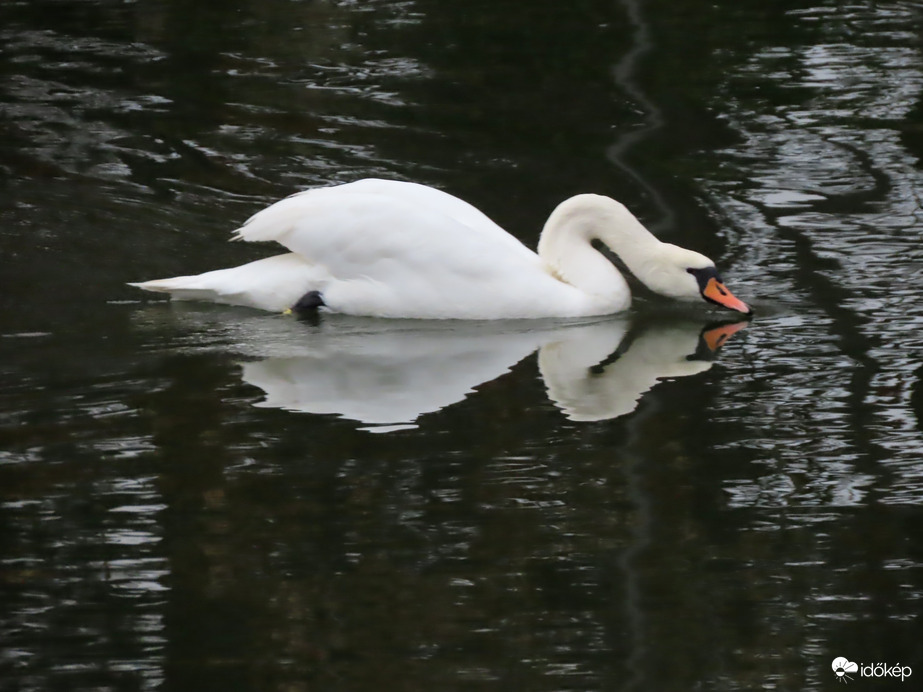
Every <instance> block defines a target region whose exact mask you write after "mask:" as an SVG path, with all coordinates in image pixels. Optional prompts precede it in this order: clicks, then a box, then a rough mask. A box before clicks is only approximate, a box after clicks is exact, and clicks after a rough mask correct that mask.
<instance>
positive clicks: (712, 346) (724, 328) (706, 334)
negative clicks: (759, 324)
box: [702, 322, 750, 353]
mask: <svg viewBox="0 0 923 692" xmlns="http://www.w3.org/2000/svg"><path fill="white" fill-rule="evenodd" d="M748 324H750V323H749V322H732V323H731V324H721V325H718V326H717V327H706V328H705V330H704V331H703V332H702V339H703V340H704V341H705V345H706V346H708V350H709V351H711V352H712V353H714V352H715V351H717V350H718V349H719V348H721V347H722V346H724V345H725V344H726V343H727V340H728V339H730V338H731V337H732V336H734V334H736V333H737V332H739V331H740V330H741V329H744V328H745V327H746V326H747V325H748Z"/></svg>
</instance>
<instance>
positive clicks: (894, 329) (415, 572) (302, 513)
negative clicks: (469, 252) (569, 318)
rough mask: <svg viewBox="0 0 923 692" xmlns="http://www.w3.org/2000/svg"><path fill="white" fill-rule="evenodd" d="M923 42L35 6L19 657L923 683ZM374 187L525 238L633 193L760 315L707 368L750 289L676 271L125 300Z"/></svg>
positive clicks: (13, 376) (48, 675) (238, 685)
mask: <svg viewBox="0 0 923 692" xmlns="http://www.w3.org/2000/svg"><path fill="white" fill-rule="evenodd" d="M920 33H921V15H920V11H919V7H918V4H917V3H913V2H879V3H874V4H868V3H854V4H849V3H845V4H844V3H834V2H817V3H814V4H813V5H810V4H808V5H806V4H805V3H794V2H775V3H765V2H762V1H759V2H757V0H746V1H743V2H741V1H740V0H735V1H734V2H731V1H730V0H723V1H719V2H717V3H716V2H708V3H706V2H685V3H679V4H677V3H667V2H663V1H662V0H623V1H622V2H614V1H607V2H602V1H601V0H600V1H596V0H585V1H583V0H582V1H580V2H576V3H552V2H545V1H541V2H532V3H526V4H523V3H496V2H490V3H488V2H486V1H481V0H476V1H474V2H471V1H466V2H461V1H457V2H456V1H446V0H442V1H441V2H433V1H431V0H406V1H402V2H394V1H387V0H380V1H375V2H362V3H356V2H347V1H345V0H344V1H335V0H330V1H327V2H321V1H316V2H307V1H305V2H298V1H295V0H261V2H251V1H250V0H236V1H234V2H221V3H212V2H204V3H198V2H173V1H170V0H151V1H149V2H147V1H146V2H137V3H121V2H108V1H106V0H82V1H81V0H54V1H53V0H20V1H12V2H5V3H3V5H2V6H0V45H2V46H3V48H2V51H0V305H2V312H0V401H2V404H0V439H2V440H3V443H2V445H0V488H2V490H0V517H2V520H0V591H2V599H0V603H2V606H0V667H2V673H0V676H2V679H3V683H4V685H9V686H10V689H17V690H48V689H126V690H135V689H150V690H154V689H165V690H207V689H216V690H218V689H220V690H223V691H226V690H249V689H260V690H262V689H273V690H274V689H279V690H282V689H286V690H295V689H305V690H307V689H349V690H364V689H369V690H373V689H374V690H379V689H394V690H421V689H427V690H428V689H442V690H456V689H458V690H462V689H465V690H467V689H485V690H487V689H522V690H564V689H567V690H609V689H625V690H689V689H729V690H750V689H755V688H762V689H779V690H805V689H810V690H814V689H818V690H819V689H826V688H829V687H830V686H831V685H832V684H835V682H836V676H835V675H834V673H833V671H832V669H831V665H830V664H831V661H832V660H833V659H834V658H835V657H837V656H845V657H847V658H849V659H850V660H853V661H859V662H890V663H892V664H897V663H901V664H904V665H910V666H912V667H913V668H914V670H915V673H916V675H923V648H921V644H920V642H921V641H923V636H921V634H923V632H921V626H920V620H919V615H918V614H919V613H920V612H921V610H923V607H921V606H923V604H921V600H923V545H921V540H920V533H919V530H918V526H919V525H920V521H921V518H923V516H921V509H920V506H921V502H923V460H921V453H923V385H921V377H923V337H921V333H923V329H921V328H923V307H921V306H923V300H921V298H923V296H921V291H923V289H921V288H920V286H921V278H923V259H921V249H920V248H921V245H920V239H921V232H920V228H921V225H920V221H921V220H920V215H921V210H920V199H921V195H923V171H921V165H920V161H921V156H923V137H921V134H920V133H921V132H923V129H921V128H923V121H921V116H923V107H921V105H920V103H921V96H920V95H921V92H923V56H921V53H920ZM370 175H374V176H381V177H387V178H394V179H405V180H414V181H418V182H423V183H426V184H429V185H434V186H436V187H440V188H442V189H445V190H448V191H450V192H453V193H455V194H457V195H459V196H461V197H463V198H465V199H467V200H469V201H471V202H472V203H474V204H476V205H478V206H479V207H480V208H482V209H483V210H484V211H485V212H486V213H488V214H489V215H490V216H491V217H492V218H494V219H496V220H497V221H498V223H500V224H501V225H503V226H504V227H506V228H508V229H509V230H510V231H511V232H512V233H514V234H515V235H516V236H517V237H519V238H521V239H522V240H523V241H524V242H525V243H527V244H529V245H531V246H534V243H535V242H536V240H537V233H538V229H539V228H540V227H541V224H542V222H543V220H544V218H545V217H546V216H547V214H548V213H549V212H550V210H551V209H552V208H553V207H554V206H555V205H556V204H557V203H558V202H559V201H561V200H562V199H564V198H565V197H567V196H568V195H571V194H574V193H577V192H587V191H593V192H602V193H605V194H609V195H611V196H614V197H616V198H618V199H620V200H622V201H623V202H625V203H626V204H627V205H628V206H629V207H630V208H632V209H633V210H634V211H635V212H636V213H637V214H638V215H639V216H640V217H641V218H642V219H643V220H644V221H645V222H646V223H647V224H648V225H649V226H650V227H651V228H652V229H654V230H655V232H656V233H657V234H658V235H659V236H660V237H662V238H663V239H665V240H669V241H670V242H675V243H677V244H680V245H684V246H687V247H691V248H694V249H697V250H699V251H701V252H704V253H706V254H708V255H709V256H711V257H713V258H714V259H715V260H716V261H717V262H718V264H719V266H720V267H721V268H722V271H723V273H724V275H725V278H726V279H727V281H728V283H729V285H730V286H731V287H732V288H733V290H734V291H735V293H736V294H737V295H739V296H740V297H741V298H742V299H744V300H747V301H748V302H752V303H753V304H754V305H755V307H756V310H757V316H756V319H755V320H754V321H753V322H752V323H750V324H749V325H747V326H746V327H745V328H743V329H740V330H738V331H736V332H734V333H733V334H730V333H729V334H728V338H727V340H726V341H725V342H723V346H722V347H721V348H720V350H718V351H717V352H713V351H712V349H709V348H708V344H709V343H712V344H713V345H714V344H716V343H717V342H716V341H715V340H714V339H712V340H711V342H710V341H709V339H708V338H707V336H708V335H709V334H710V333H711V334H714V332H710V330H711V329H714V327H715V323H716V319H719V318H726V317H727V315H726V314H725V315H721V314H720V313H716V312H714V311H712V310H710V309H705V308H703V309H698V308H693V307H676V306H670V305H668V304H665V303H664V302H662V301H659V300H657V299H656V298H654V297H651V296H649V295H647V294H644V293H643V292H642V293H641V294H640V295H639V297H638V300H637V301H636V306H635V308H634V309H633V310H632V312H630V313H629V314H627V315H623V316H618V317H615V318H608V319H603V320H588V321H577V322H566V321H565V322H555V321H551V322H548V323H545V322H543V323H541V324H535V325H528V326H523V325H522V324H517V323H498V324H495V325H477V324H469V325H464V324H451V325H448V324H438V323H436V324H434V323H415V324H403V323H391V322H383V321H376V320H356V319H347V318H333V319H325V320H322V321H321V323H320V324H316V325H313V324H308V323H301V322H297V321H294V320H290V319H285V318H283V317H281V316H276V315H263V314H259V313H254V312H252V311H248V310H237V309H228V308H221V307H209V306H194V305H184V306H171V305H169V304H167V303H163V302H158V301H156V300H151V299H149V297H147V296H143V295H139V294H138V293H137V292H135V291H133V290H132V289H130V288H128V287H126V286H124V283H125V282H127V281H132V280H140V279H146V278H154V277H160V276H169V275H175V274H183V273H193V272H198V271H203V270H206V269H211V268H215V267H219V266H226V265H230V264H233V263H241V262H244V261H247V260H250V259H255V258H256V257H260V256H264V255H265V254H266V252H267V251H266V249H264V248H261V247H254V246H249V245H242V244H229V243H226V242H225V241H226V239H227V238H228V235H229V233H230V231H231V230H233V228H235V227H236V226H237V225H239V224H240V223H241V222H242V221H243V220H245V219H246V218H247V217H248V216H249V215H250V214H251V213H253V212H254V211H256V210H258V209H259V208H261V207H262V206H265V205H266V204H268V203H270V202H271V201H273V200H275V199H277V198H279V197H281V196H284V195H286V194H289V193H291V192H293V191H295V190H298V189H303V188H305V187H309V186H312V185H324V184H333V183H338V182H345V181H349V180H353V179H356V178H359V177H363V176H370ZM855 682H856V683H858V684H862V685H866V686H870V685H874V686H876V688H888V687H889V686H890V685H891V682H889V681H884V680H875V681H869V680H862V681H859V680H856V681H855ZM897 684H900V683H897ZM904 684H905V685H909V684H912V683H910V682H908V683H904ZM4 689H5V688H4Z"/></svg>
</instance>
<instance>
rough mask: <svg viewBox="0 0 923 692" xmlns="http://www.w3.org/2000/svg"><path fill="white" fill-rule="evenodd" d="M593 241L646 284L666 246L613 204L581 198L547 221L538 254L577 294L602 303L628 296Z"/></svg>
mask: <svg viewBox="0 0 923 692" xmlns="http://www.w3.org/2000/svg"><path fill="white" fill-rule="evenodd" d="M594 240H600V241H602V242H603V243H605V244H606V245H607V246H608V247H609V249H610V250H612V251H613V252H614V253H615V254H616V255H618V256H619V258H620V259H621V260H622V261H623V262H624V263H625V265H626V266H627V267H628V268H629V269H630V270H631V272H632V273H633V274H635V276H637V277H638V278H639V279H641V280H642V281H643V280H644V274H645V273H646V272H645V268H646V266H647V265H648V262H649V260H650V258H651V257H652V256H654V255H655V254H656V253H657V251H658V250H659V249H660V247H661V246H662V245H663V243H661V242H660V241H659V240H657V238H655V237H654V236H653V235H651V233H650V231H648V230H647V229H646V228H645V227H644V226H643V225H642V224H641V222H640V221H638V219H636V218H635V217H634V215H633V214H632V213H631V212H630V211H628V210H627V209H626V208H625V207H624V205H622V204H620V203H618V202H616V201H615V200H614V199H611V198H609V197H603V196H601V195H577V196H576V197H571V198H570V199H568V200H565V201H564V202H562V203H561V204H559V205H558V207H557V208H556V209H555V210H554V211H553V212H552V213H551V216H549V217H548V221H547V222H545V227H544V228H543V229H542V235H541V238H540V239H539V243H538V254H539V257H541V258H542V260H543V261H544V262H545V264H546V265H547V266H548V268H549V269H550V270H551V272H552V273H554V274H555V275H556V276H558V277H559V278H561V279H563V280H564V281H566V282H567V283H569V284H571V285H573V286H575V287H576V288H579V289H581V290H583V291H585V292H587V293H591V294H593V295H597V296H600V297H612V296H614V295H616V294H619V295H623V296H624V295H628V284H627V282H626V281H625V278H624V277H623V276H622V275H621V274H620V273H619V271H618V269H616V268H615V266H614V265H613V264H612V262H610V261H609V260H608V259H606V257H605V256H603V255H602V253H600V252H598V251H597V250H596V249H595V248H594V247H593V246H592V245H591V243H592V241H594Z"/></svg>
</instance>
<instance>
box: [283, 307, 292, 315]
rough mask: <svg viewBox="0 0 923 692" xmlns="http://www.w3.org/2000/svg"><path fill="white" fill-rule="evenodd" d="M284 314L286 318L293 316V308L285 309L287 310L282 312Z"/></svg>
mask: <svg viewBox="0 0 923 692" xmlns="http://www.w3.org/2000/svg"><path fill="white" fill-rule="evenodd" d="M282 314H283V315H285V316H288V315H291V314H292V309H291V308H285V310H283V311H282Z"/></svg>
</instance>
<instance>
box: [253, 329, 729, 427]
mask: <svg viewBox="0 0 923 692" xmlns="http://www.w3.org/2000/svg"><path fill="white" fill-rule="evenodd" d="M352 319H353V320H355V318H352ZM331 322H332V323H331V324H323V323H322V324H320V325H317V326H315V327H310V326H308V325H294V323H292V325H291V326H299V327H303V329H304V331H303V333H302V334H301V335H300V337H299V338H298V339H297V340H295V341H290V340H288V339H283V340H279V339H276V340H270V341H269V342H263V343H262V344H261V346H259V347H258V348H256V349H248V350H250V351H251V353H248V355H251V356H258V357H261V358H262V359H261V360H255V361H249V362H244V363H242V364H241V367H242V379H243V380H244V382H246V383H248V384H251V385H253V386H255V387H258V388H259V389H261V390H262V391H263V392H264V394H265V397H264V399H263V400H262V401H261V402H259V403H257V404H255V405H256V406H260V407H265V408H280V409H285V410H288V411H299V412H304V413H314V414H336V415H338V416H340V417H343V418H346V419H350V420H354V421H358V422H360V423H363V424H364V425H366V426H368V427H366V428H365V429H367V430H372V431H377V432H385V431H392V430H398V429H403V428H408V427H415V422H416V420H417V419H418V418H419V417H420V416H422V415H424V414H427V413H432V412H434V411H438V410H440V409H443V408H445V407H447V406H449V405H451V404H454V403H456V402H458V401H461V400H462V399H464V398H465V397H466V396H468V395H470V394H471V393H472V392H474V390H475V388H476V387H477V386H478V385H481V384H483V383H486V382H490V381H492V380H494V379H496V378H498V377H500V376H501V375H503V374H504V373H506V372H508V371H509V370H510V369H511V368H512V367H513V366H514V365H516V363H518V362H520V361H521V360H522V359H524V358H526V357H527V356H529V355H531V354H532V353H534V352H535V351H538V366H539V371H540V373H541V376H542V378H543V380H544V383H545V386H546V389H547V392H548V396H549V398H550V399H551V400H552V401H553V402H554V403H555V404H556V405H557V406H558V408H560V409H561V411H562V412H563V413H564V415H565V416H567V417H568V418H570V419H572V420H576V421H598V420H604V419H609V418H615V417H618V416H623V415H625V414H627V413H630V412H632V411H633V410H634V409H635V408H636V407H637V405H638V403H639V401H640V399H641V397H642V395H643V394H644V393H645V392H646V391H648V390H649V389H651V387H653V386H654V385H655V384H656V383H657V381H658V380H661V379H664V378H676V377H685V376H688V375H694V374H696V373H700V372H703V371H705V370H707V369H708V368H710V367H711V364H712V359H713V358H714V355H715V353H716V352H717V350H718V349H719V348H720V347H721V346H722V345H723V344H724V342H725V341H726V340H727V339H728V338H729V337H730V336H731V335H732V334H733V333H734V332H736V331H738V330H740V329H742V328H744V327H745V326H746V324H747V323H746V322H737V323H731V324H723V325H710V326H703V324H702V323H700V322H693V321H689V320H682V319H680V320H677V319H667V320H665V321H660V322H657V323H650V324H639V323H634V324H633V323H632V322H631V321H630V320H628V319H624V318H621V319H619V318H616V319H613V318H609V319H605V320H600V321H595V322H592V323H585V322H583V323H569V324H564V325H562V324H560V323H559V324H556V325H545V326H538V327H537V326H536V325H535V324H534V323H529V324H523V323H500V324H498V323H462V322H451V323H448V322H440V323H438V324H434V323H423V324H417V323H412V324H411V323H407V322H390V321H381V320H360V321H350V318H342V319H337V320H331ZM286 344H287V346H288V347H289V349H290V350H289V352H288V353H285V352H284V351H285V348H284V346H285V345H286ZM254 350H255V351H256V352H252V351H254ZM261 351H265V352H266V353H261ZM266 356H268V357H266Z"/></svg>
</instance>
